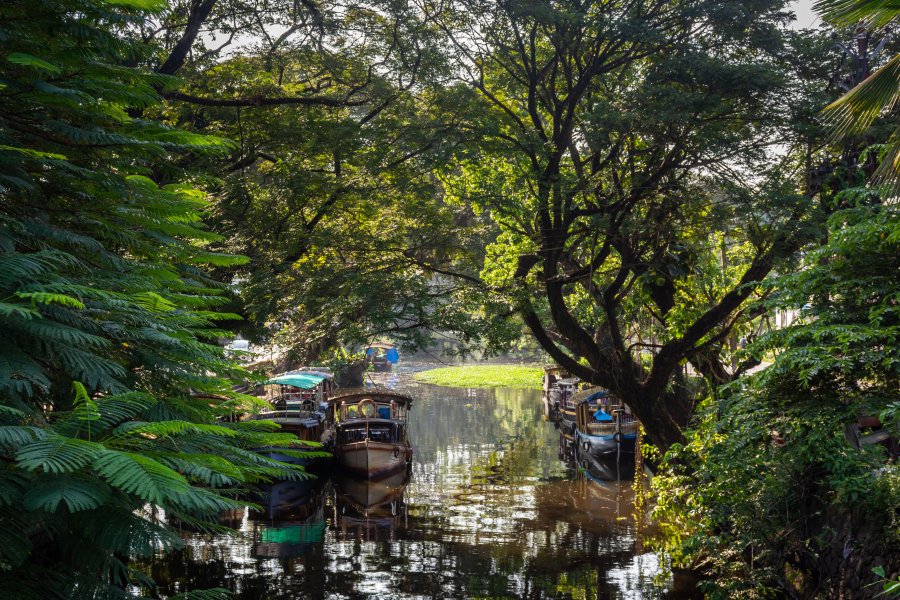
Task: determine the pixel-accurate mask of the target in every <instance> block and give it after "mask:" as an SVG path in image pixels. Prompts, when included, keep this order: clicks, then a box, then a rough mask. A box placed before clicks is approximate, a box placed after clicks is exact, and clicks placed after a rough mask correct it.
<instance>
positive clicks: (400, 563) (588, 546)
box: [154, 386, 654, 600]
mask: <svg viewBox="0 0 900 600" xmlns="http://www.w3.org/2000/svg"><path fill="white" fill-rule="evenodd" d="M405 391H407V392H409V391H410V390H409V389H408V388H407V390H405ZM412 395H413V396H414V397H416V398H417V402H416V404H415V405H414V408H413V416H412V419H411V421H410V437H411V439H412V443H413V447H414V472H413V477H412V480H411V481H410V483H409V485H408V486H407V488H406V490H405V493H404V495H403V498H402V500H403V502H402V503H401V504H398V506H402V507H405V512H403V514H402V515H398V516H397V517H395V516H394V515H392V514H384V515H381V513H378V512H377V511H376V512H373V511H372V510H371V509H370V510H369V511H368V512H369V514H370V515H371V516H372V517H374V518H371V519H369V520H368V522H365V523H363V522H356V521H352V520H351V521H347V520H346V519H344V522H342V518H343V517H342V514H339V512H340V510H341V507H342V506H343V505H344V503H345V501H346V496H347V495H348V494H349V495H352V496H357V497H363V494H362V493H360V491H359V490H357V489H355V487H354V486H353V485H349V486H348V485H347V484H346V482H345V483H344V485H343V486H338V485H333V484H331V483H329V484H328V487H327V488H326V493H325V494H323V495H322V497H323V498H324V503H325V505H324V511H323V512H324V515H325V519H326V523H327V530H326V531H325V538H324V541H323V543H322V545H319V546H318V547H316V548H314V549H313V550H312V551H310V552H309V553H307V554H304V555H303V556H297V557H294V558H289V559H282V560H279V559H255V558H253V557H252V556H251V552H250V550H249V547H248V544H249V542H247V541H226V540H218V539H217V540H215V541H213V542H212V543H209V542H208V541H206V540H204V539H202V536H197V537H196V539H193V540H191V541H190V543H189V547H188V548H187V549H186V551H185V552H183V553H182V554H181V555H180V556H175V557H173V559H172V560H169V561H167V562H166V563H165V564H157V565H155V567H154V572H155V574H156V575H157V577H158V581H160V582H161V583H162V584H163V587H162V588H161V590H160V591H161V593H165V594H171V593H173V592H174V591H176V589H180V590H184V589H191V588H193V589H198V588H200V587H214V586H224V587H228V588H230V589H233V590H235V591H236V592H238V593H237V598H241V599H249V598H260V599H276V598H277V599H281V598H325V597H329V598H348V599H357V598H411V597H418V598H435V599H438V598H440V599H443V598H525V599H529V600H531V599H534V600H537V599H550V598H558V597H562V598H584V599H587V598H620V597H642V598H652V597H654V595H653V588H652V585H651V583H650V582H649V576H640V575H639V573H640V570H639V568H638V566H637V563H636V561H637V560H639V558H637V557H636V555H637V554H639V551H640V548H639V545H636V539H637V538H636V535H635V531H634V524H633V523H632V521H631V519H630V513H631V502H632V495H631V490H630V487H629V484H628V483H627V482H626V483H623V484H622V485H617V484H615V483H614V482H611V483H610V482H607V483H602V482H597V481H588V480H587V479H585V478H583V477H579V476H577V475H576V474H574V473H573V472H572V471H570V470H567V469H566V468H565V466H564V465H563V464H562V463H560V462H559V461H558V459H557V451H558V448H557V447H558V433H557V432H556V431H555V430H554V429H553V426H552V424H550V423H547V422H543V421H542V419H541V404H540V397H539V392H532V391H517V390H498V391H493V390H478V391H475V392H467V391H466V390H452V391H449V390H447V389H446V388H431V387H426V386H420V387H417V388H415V389H414V390H412ZM364 497H365V498H369V499H371V498H376V497H380V496H378V495H377V494H375V493H371V492H370V493H366V494H365V495H364ZM391 498H392V499H393V497H391ZM367 502H368V501H367ZM373 502H374V501H373ZM356 503H357V504H360V502H359V501H358V498H357V502H356ZM355 508H356V510H355V511H345V512H344V513H343V515H344V516H347V515H349V516H353V517H354V518H357V519H359V518H361V516H362V517H364V516H365V514H364V513H365V511H363V513H360V511H359V510H358V508H359V507H355ZM354 515H355V516H354ZM648 560H649V559H648ZM649 571H653V569H649ZM629 578H630V580H629ZM623 590H631V592H632V593H630V594H628V595H626V596H623V595H622V593H621V592H622V591H623Z"/></svg>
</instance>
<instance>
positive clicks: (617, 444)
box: [573, 388, 640, 462]
mask: <svg viewBox="0 0 900 600" xmlns="http://www.w3.org/2000/svg"><path fill="white" fill-rule="evenodd" d="M573 402H574V403H575V404H576V408H575V448H576V451H577V452H578V453H579V456H581V457H590V458H592V459H594V460H604V461H608V460H626V461H631V462H634V452H635V445H636V442H637V434H638V427H639V426H640V423H639V421H638V420H637V418H636V417H635V416H634V414H633V413H632V412H631V409H630V408H629V407H628V405H627V404H625V403H624V402H622V401H620V400H619V399H618V398H616V397H615V396H613V395H611V394H610V393H609V392H608V391H607V390H605V389H603V388H590V389H587V390H584V391H582V392H579V393H578V394H576V395H575V397H573Z"/></svg>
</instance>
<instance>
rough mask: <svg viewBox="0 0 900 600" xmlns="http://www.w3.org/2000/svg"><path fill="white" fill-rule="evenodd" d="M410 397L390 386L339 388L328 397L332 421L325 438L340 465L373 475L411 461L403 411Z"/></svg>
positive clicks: (406, 408)
mask: <svg viewBox="0 0 900 600" xmlns="http://www.w3.org/2000/svg"><path fill="white" fill-rule="evenodd" d="M411 405H412V398H410V397H409V396H404V395H402V394H398V393H395V392H392V391H389V390H381V389H360V390H353V391H347V392H342V393H341V394H339V395H337V396H335V397H333V398H331V399H330V400H329V401H328V418H329V421H330V422H331V423H333V427H332V429H331V430H330V431H329V437H330V439H328V440H327V442H328V443H329V444H330V445H331V447H333V448H334V455H335V459H336V460H337V463H338V465H340V467H341V468H342V469H344V470H346V471H348V472H350V473H353V474H355V475H360V476H363V477H368V478H370V479H376V478H380V477H384V476H386V475H389V474H391V473H395V472H397V471H402V470H405V469H406V468H407V467H408V466H409V464H410V462H411V461H412V446H410V444H409V439H408V438H407V432H406V415H407V413H408V411H409V408H410V406H411Z"/></svg>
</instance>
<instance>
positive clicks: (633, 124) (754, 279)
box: [425, 1, 821, 448]
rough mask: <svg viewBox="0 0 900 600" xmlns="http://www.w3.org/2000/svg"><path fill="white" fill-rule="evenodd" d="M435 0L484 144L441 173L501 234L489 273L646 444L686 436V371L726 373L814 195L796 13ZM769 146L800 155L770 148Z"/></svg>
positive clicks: (759, 6) (689, 5) (779, 8)
mask: <svg viewBox="0 0 900 600" xmlns="http://www.w3.org/2000/svg"><path fill="white" fill-rule="evenodd" d="M425 6H426V9H428V8H430V7H431V5H430V4H426V5H425ZM433 10H434V14H433V15H431V14H429V16H430V17H433V18H434V19H435V20H437V21H438V22H440V23H441V24H442V27H443V29H444V31H445V34H446V36H447V39H448V44H450V45H451V47H452V49H453V50H452V51H453V60H454V62H455V63H456V64H458V65H459V67H458V71H457V72H458V74H459V79H460V80H461V83H462V84H464V85H465V86H469V87H470V88H471V89H472V90H473V93H472V94H469V95H468V102H467V103H465V104H464V105H463V106H464V108H462V109H460V112H465V114H466V117H467V119H468V120H467V121H466V125H467V127H468V128H469V129H470V130H471V131H475V132H477V133H476V134H474V135H475V136H476V137H477V139H478V145H477V146H475V147H470V150H469V152H468V153H462V152H461V153H459V154H458V155H457V156H458V159H457V161H456V162H455V163H454V165H453V167H452V168H451V169H449V170H448V171H446V172H445V174H444V176H443V184H444V186H445V188H446V190H447V193H448V194H449V195H450V196H451V197H455V198H457V199H458V200H459V201H461V202H465V203H469V204H471V205H473V206H476V207H478V208H480V209H482V210H485V211H489V212H490V214H491V216H492V218H493V219H494V220H495V221H496V222H497V223H499V224H500V226H501V228H502V229H503V234H502V235H501V236H500V237H499V238H498V239H497V241H496V243H495V244H493V245H492V246H491V247H490V248H489V253H490V254H491V260H490V261H489V264H487V265H486V266H485V270H484V274H485V276H486V280H487V283H488V284H490V285H492V286H493V289H494V290H495V291H496V292H500V293H502V294H504V296H505V297H506V298H507V299H510V301H511V303H512V305H513V306H514V308H515V309H516V310H517V311H518V312H519V313H520V314H521V315H522V316H523V318H524V320H525V322H526V323H527V325H528V326H529V327H530V329H531V330H532V332H533V333H534V335H535V336H536V338H537V340H538V341H539V342H540V344H541V345H542V346H543V348H544V349H545V350H546V351H547V352H548V353H549V354H550V355H551V356H552V357H553V359H554V360H556V361H557V362H558V363H560V364H561V365H563V366H565V367H566V368H567V369H569V370H570V371H571V372H572V373H574V374H576V375H578V376H579V377H581V378H582V379H584V380H586V381H590V382H592V383H595V384H599V385H603V386H606V387H608V388H609V389H611V390H612V391H614V392H615V393H616V394H618V395H619V396H620V397H622V398H623V399H624V400H625V401H626V402H627V403H628V404H629V405H630V406H631V407H632V408H633V409H634V411H635V412H636V414H637V415H638V416H639V417H640V419H641V421H642V422H643V423H644V425H645V427H646V428H647V431H648V433H649V436H650V438H651V440H652V441H653V442H654V443H655V444H657V445H658V446H660V447H662V448H667V447H669V446H670V445H672V444H673V443H676V442H679V441H681V440H682V439H683V438H682V433H681V430H682V427H683V426H684V424H685V423H686V422H687V419H688V417H689V415H690V398H689V397H688V395H687V394H686V393H685V386H684V385H681V384H679V383H678V378H679V373H680V372H681V370H682V366H683V364H684V363H685V362H690V363H691V364H692V365H693V366H694V368H695V369H696V370H697V371H699V372H700V373H703V374H704V375H706V376H707V377H709V378H710V379H711V380H712V381H714V382H716V383H721V382H722V381H723V380H725V379H730V378H731V377H733V376H734V375H735V374H736V373H734V372H731V371H729V370H728V369H726V368H725V363H726V356H725V353H726V351H727V344H724V343H723V342H724V341H726V340H727V339H728V337H729V336H731V335H733V332H734V331H735V330H736V328H737V327H740V326H741V324H742V323H745V322H747V321H749V320H750V319H752V318H754V317H757V316H759V313H758V312H755V311H754V309H750V308H749V306H750V304H751V300H753V298H754V296H755V290H756V289H757V287H756V285H757V284H758V283H759V282H760V281H762V280H763V279H764V278H765V277H766V276H767V275H768V274H769V273H770V272H771V271H772V269H773V268H774V267H775V265H776V264H778V263H779V261H780V260H782V259H783V258H785V257H789V256H790V255H791V254H792V253H793V252H794V251H795V250H796V249H797V248H798V247H799V246H800V245H801V244H802V243H803V241H804V240H806V239H808V234H809V231H810V230H809V229H807V226H808V225H809V223H807V217H808V216H809V215H810V214H811V209H812V204H811V202H810V199H811V197H812V196H813V195H815V194H816V193H817V191H818V189H817V188H816V187H815V186H811V185H806V187H807V190H805V191H806V194H805V195H804V194H802V193H801V192H802V191H804V190H803V187H804V184H806V183H807V182H805V181H804V177H803V176H802V174H801V175H800V176H799V177H798V176H796V175H795V173H796V170H795V169H794V167H795V166H796V162H795V160H796V157H797V156H802V155H803V153H804V152H805V153H806V154H811V153H813V152H814V150H813V148H814V147H815V145H816V144H815V142H814V141H813V140H812V139H809V138H808V137H807V136H806V135H803V134H801V133H800V131H799V130H798V129H796V128H795V125H796V124H798V123H800V122H803V119H805V121H806V123H808V122H809V121H810V116H811V115H810V109H809V106H810V104H811V102H810V100H809V96H808V90H807V88H806V87H804V84H805V82H802V81H796V80H789V79H788V78H786V76H785V73H787V72H789V71H790V70H792V69H793V64H792V63H791V62H790V61H791V60H796V61H797V63H802V60H803V59H802V58H800V57H799V56H797V55H794V56H793V58H789V57H791V56H792V52H793V51H796V50H797V48H799V47H800V46H799V44H795V42H799V40H800V36H797V35H795V34H791V33H789V32H787V31H785V29H783V26H784V24H785V23H786V22H787V20H788V18H789V15H788V14H787V13H785V12H784V11H783V5H782V3H781V2H763V3H754V4H753V5H747V4H745V3H726V4H722V3H720V2H703V1H692V2H675V3H673V2H651V3H638V2H624V3H595V2H586V3H581V2H569V1H560V2H551V3H538V4H535V3H527V2H516V1H512V2H505V3H502V4H501V5H499V6H494V5H491V6H487V5H485V4H482V3H479V2H476V1H460V2H456V3H453V4H452V7H451V8H450V9H449V10H447V11H445V12H443V13H439V12H438V10H439V9H438V7H437V6H435V7H433ZM794 46H796V47H794ZM815 47H816V50H817V51H820V50H821V47H820V46H815ZM798 54H799V52H798ZM819 56H821V54H819ZM819 62H821V61H820V60H819ZM455 94H456V95H455V96H454V99H455V101H456V103H457V105H458V104H459V98H460V97H466V94H465V93H464V92H462V90H458V91H456V92H455ZM804 111H805V112H804ZM807 134H808V132H807ZM776 142H777V143H781V144H784V143H786V144H788V145H789V146H791V148H792V150H793V151H796V153H792V152H789V153H788V154H787V155H783V156H782V157H781V158H780V159H779V158H776V159H774V160H773V158H772V155H773V153H772V152H771V150H770V149H771V148H772V145H773V144H774V143H776ZM779 161H780V162H779ZM751 174H753V175H751ZM633 324H641V326H640V327H639V328H638V330H635V327H634V326H633Z"/></svg>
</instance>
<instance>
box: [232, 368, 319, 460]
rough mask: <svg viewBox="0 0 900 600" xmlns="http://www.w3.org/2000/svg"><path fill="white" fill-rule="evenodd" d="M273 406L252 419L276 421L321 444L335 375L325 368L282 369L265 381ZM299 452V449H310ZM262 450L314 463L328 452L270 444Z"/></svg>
mask: <svg viewBox="0 0 900 600" xmlns="http://www.w3.org/2000/svg"><path fill="white" fill-rule="evenodd" d="M264 385H265V387H266V399H267V400H268V402H269V405H270V408H268V409H266V410H263V411H261V412H259V413H256V414H254V415H250V416H249V417H248V419H249V420H267V421H274V422H275V423H278V424H279V425H280V426H281V431H282V432H284V433H291V434H293V435H295V436H297V437H298V438H299V439H300V440H303V441H305V442H313V443H314V444H319V443H321V441H322V436H323V435H324V433H325V430H326V423H325V413H326V408H327V406H328V405H327V400H328V398H329V397H330V395H331V393H332V390H333V387H334V377H333V376H332V374H331V373H329V372H328V371H325V370H313V369H300V370H297V371H290V372H288V373H281V374H280V375H276V376H274V377H272V378H271V379H269V380H268V381H266V382H265V384H264ZM307 450H308V452H305V454H306V455H305V456H297V455H295V454H294V453H295V452H296V451H307ZM257 451H258V452H260V453H261V454H263V455H265V456H268V457H269V458H273V459H275V460H279V461H282V462H286V463H290V464H296V465H301V466H304V467H310V466H313V465H314V464H316V463H317V462H320V461H321V459H323V458H326V456H325V455H324V454H323V453H322V452H321V451H320V450H319V449H318V448H309V447H302V446H298V447H290V448H288V447H286V448H274V447H266V448H259V449H257Z"/></svg>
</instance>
